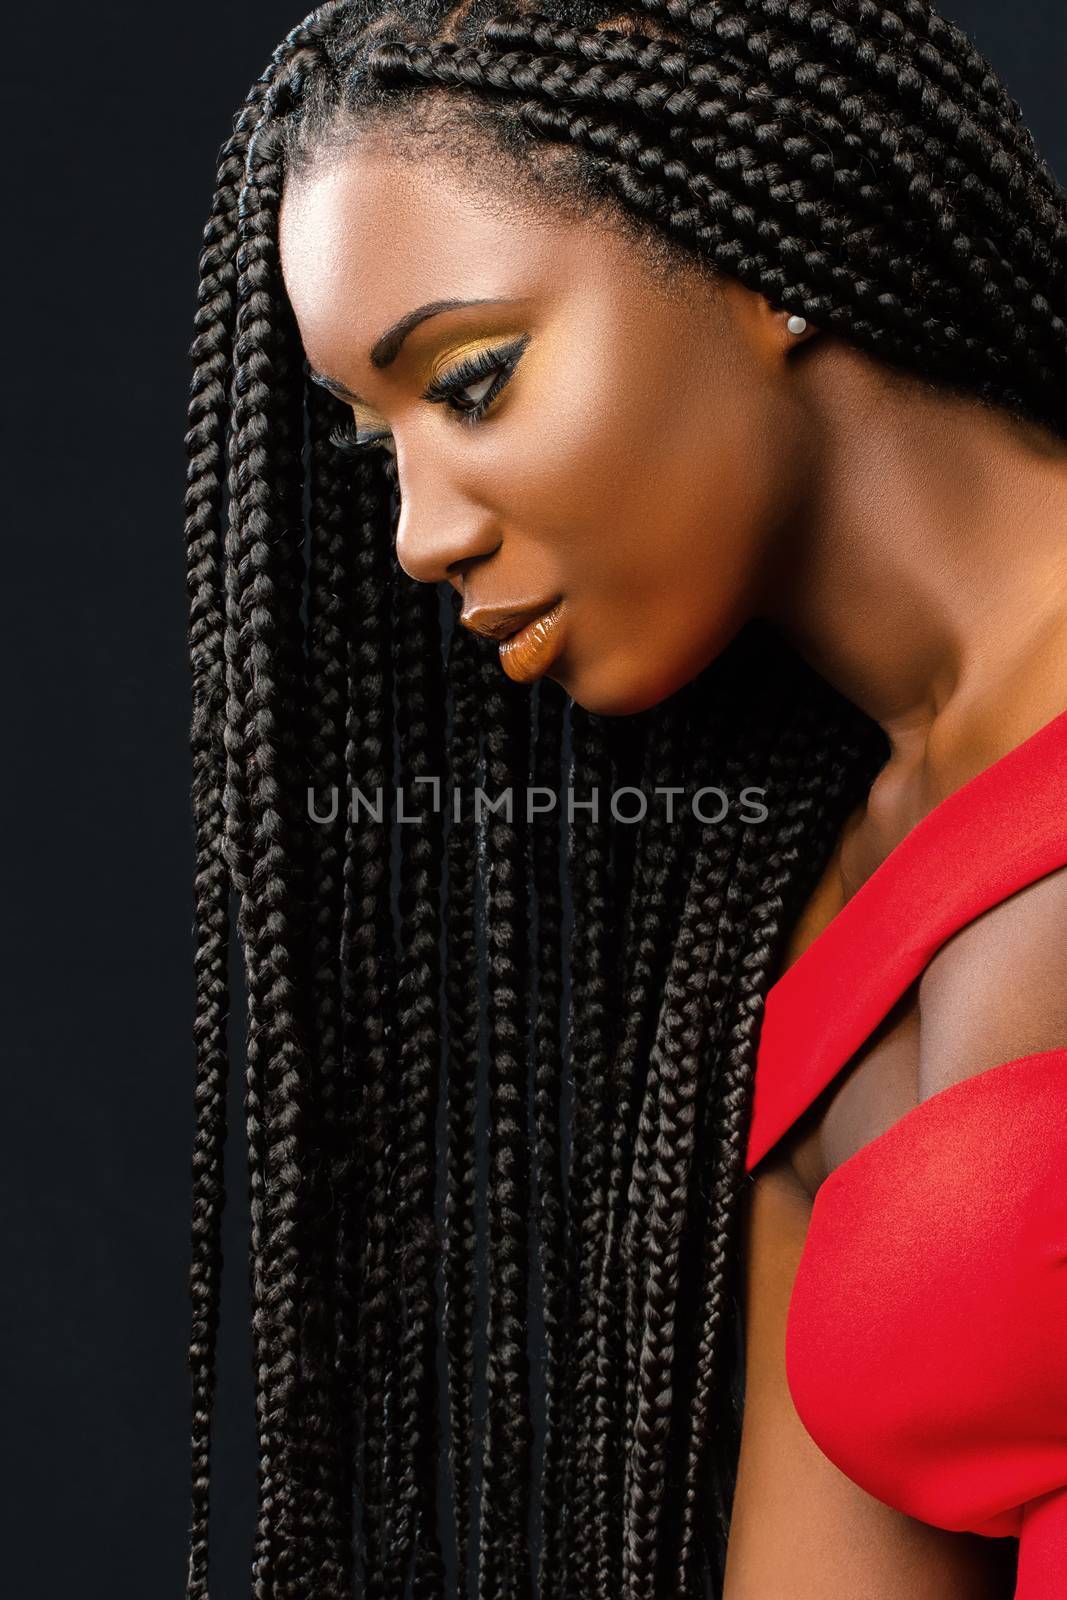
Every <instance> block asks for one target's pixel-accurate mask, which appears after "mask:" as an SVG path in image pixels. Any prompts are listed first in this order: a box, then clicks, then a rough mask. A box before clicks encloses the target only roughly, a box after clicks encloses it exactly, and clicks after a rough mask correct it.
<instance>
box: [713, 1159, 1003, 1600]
mask: <svg viewBox="0 0 1067 1600" xmlns="http://www.w3.org/2000/svg"><path fill="white" fill-rule="evenodd" d="M810 1208H811V1201H810V1197H809V1196H808V1195H807V1193H806V1192H805V1191H804V1190H803V1188H802V1187H801V1185H800V1183H799V1181H798V1180H797V1179H796V1178H795V1177H794V1176H793V1175H792V1173H791V1171H790V1170H789V1169H787V1168H782V1167H779V1168H767V1169H765V1170H764V1171H762V1172H757V1174H756V1176H755V1177H754V1178H753V1179H752V1180H751V1181H750V1183H749V1184H748V1185H747V1200H746V1217H745V1229H744V1243H743V1249H744V1278H745V1404H744V1422H743V1427H742V1434H741V1454H740V1459H739V1462H738V1473H737V1490H736V1494H735V1498H734V1506H733V1514H732V1521H731V1526H730V1540H729V1547H728V1551H727V1563H726V1579H725V1588H724V1600H856V1597H857V1596H859V1595H862V1596H863V1597H864V1600H1001V1597H1002V1596H1003V1595H1004V1593H1005V1590H1004V1588H1003V1580H1000V1581H999V1582H998V1580H997V1578H996V1576H995V1575H994V1573H993V1571H992V1568H991V1565H990V1559H989V1546H988V1541H986V1540H982V1539H980V1538H978V1537H977V1536H972V1535H961V1534H949V1533H945V1532H944V1531H942V1530H940V1529H936V1528H932V1527H929V1526H928V1525H927V1524H925V1523H921V1522H917V1521H915V1520H914V1519H913V1518H911V1517H906V1516H904V1515H903V1514H901V1513H900V1512H898V1511H894V1510H893V1509H892V1508H891V1507H889V1506H887V1505H885V1504H883V1502H882V1501H880V1500H876V1499H875V1498H874V1497H873V1496H871V1495H869V1494H867V1493H866V1492H865V1491H864V1490H862V1489H860V1488H859V1486H858V1485H857V1484H854V1483H853V1482H852V1480H851V1479H850V1478H848V1477H846V1476H845V1475H844V1473H842V1472H841V1471H840V1470H839V1469H838V1468H837V1467H836V1466H834V1464H833V1462H831V1461H830V1460H829V1458H828V1457H827V1456H825V1455H824V1454H823V1453H822V1451H821V1450H820V1449H819V1447H818V1445H816V1444H815V1442H814V1440H813V1439H812V1438H811V1436H810V1435H809V1434H808V1432H807V1431H806V1429H805V1428H804V1425H803V1423H802V1422H801V1421H800V1418H799V1417H798V1415H797V1413H796V1410H795V1408H794V1406H793V1402H792V1399H791V1397H790V1393H789V1388H788V1385H787V1383H786V1374H785V1327H786V1316H787V1313H788V1309H789V1296H790V1293H791V1290H792V1286H793V1279H794V1277H795V1274H796V1269H797V1264H798V1262H799V1260H800V1254H801V1251H802V1249H803V1245H804V1238H805V1235H806V1232H807V1227H808V1219H809V1215H810Z"/></svg>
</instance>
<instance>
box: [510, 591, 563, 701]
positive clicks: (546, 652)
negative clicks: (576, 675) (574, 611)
mask: <svg viewBox="0 0 1067 1600" xmlns="http://www.w3.org/2000/svg"><path fill="white" fill-rule="evenodd" d="M563 612H564V605H563V601H562V600H557V602H556V604H555V605H554V606H553V607H552V608H551V610H549V611H545V612H543V613H542V615H541V616H539V617H535V618H534V620H533V622H528V623H527V624H526V626H525V627H524V628H520V629H519V631H518V633H513V634H512V635H511V637H510V638H509V639H502V640H501V642H500V665H501V666H502V667H503V669H504V671H505V672H506V673H507V675H508V677H509V678H513V679H514V680H515V682H516V683H532V682H533V681H534V679H535V678H541V677H543V676H544V674H545V673H546V672H547V671H548V669H549V667H550V666H551V665H552V663H553V661H555V659H556V657H557V656H558V655H559V653H560V651H561V650H562V648H563Z"/></svg>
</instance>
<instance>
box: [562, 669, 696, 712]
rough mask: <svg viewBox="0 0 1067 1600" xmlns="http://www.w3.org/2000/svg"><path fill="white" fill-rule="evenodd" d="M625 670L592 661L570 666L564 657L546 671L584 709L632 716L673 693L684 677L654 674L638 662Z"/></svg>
mask: <svg viewBox="0 0 1067 1600" xmlns="http://www.w3.org/2000/svg"><path fill="white" fill-rule="evenodd" d="M630 668H631V670H630V671H629V672H626V671H624V670H623V665H622V664H621V663H620V664H618V665H616V666H614V667H613V668H612V669H611V670H608V668H607V664H606V663H605V664H600V663H597V664H593V665H590V666H588V667H586V668H585V669H584V670H580V669H576V668H569V666H568V663H567V662H566V660H565V659H561V660H560V661H558V662H557V663H556V665H555V667H553V668H552V669H551V671H550V672H549V674H548V676H549V677H550V678H553V679H554V680H555V681H556V682H557V683H558V684H559V686H560V688H562V689H564V690H566V692H567V694H569V695H570V697H571V699H572V700H573V701H574V703H575V704H576V705H579V706H581V707H582V709H583V711H589V712H592V713H593V714H594V715H596V716H598V717H634V716H637V714H638V713H639V712H641V711H648V710H650V709H651V707H652V706H656V705H659V703H660V701H661V700H666V699H667V698H668V696H670V695H672V694H674V693H675V691H676V690H677V689H680V688H681V687H682V683H684V682H685V681H686V680H685V679H684V678H682V679H681V680H679V679H678V678H670V677H667V676H665V675H662V674H661V675H659V676H657V675H655V674H654V673H651V672H649V671H648V670H647V667H646V668H645V669H644V670H642V668H641V665H640V664H639V663H630Z"/></svg>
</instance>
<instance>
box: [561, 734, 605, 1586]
mask: <svg viewBox="0 0 1067 1600" xmlns="http://www.w3.org/2000/svg"><path fill="white" fill-rule="evenodd" d="M571 726H572V730H573V732H572V737H573V741H574V749H575V754H574V759H573V762H572V770H571V775H570V785H569V786H570V788H571V789H572V790H573V792H574V800H575V815H574V820H573V821H572V822H571V823H570V825H569V827H568V831H567V840H568V848H569V852H570V879H571V886H572V895H573V900H574V928H573V932H572V936H571V973H572V976H571V1005H570V1041H569V1054H570V1061H571V1070H572V1074H573V1084H574V1088H573V1112H572V1135H571V1161H570V1173H569V1202H568V1218H569V1220H570V1223H571V1226H570V1228H569V1230H568V1236H567V1252H568V1264H567V1273H568V1279H569V1284H570V1290H571V1295H570V1303H569V1306H568V1311H567V1322H568V1326H569V1327H570V1328H571V1329H572V1330H573V1334H572V1341H571V1348H570V1349H569V1350H568V1364H569V1367H570V1370H571V1373H572V1384H571V1386H570V1392H569V1394H568V1421H567V1426H568V1438H569V1445H568V1452H567V1471H566V1473H565V1476H564V1485H563V1490H564V1495H565V1497H566V1501H567V1505H568V1509H569V1514H570V1515H571V1516H572V1517H573V1518H574V1519H575V1521H576V1522H578V1523H585V1524H586V1525H587V1526H588V1525H589V1522H590V1519H591V1508H590V1505H589V1496H590V1492H591V1489H592V1474H591V1470H590V1467H591V1463H590V1461H589V1436H590V1429H591V1417H590V1407H591V1403H592V1398H593V1367H594V1354H595V1351H594V1345H595V1331H596V1291H597V1284H598V1281H599V1276H600V1274H599V1248H600V1245H601V1242H602V1239H603V1233H604V1223H605V1218H604V1208H605V1203H606V1198H607V1195H606V1183H607V1177H608V1171H607V1169H608V1162H609V1129H608V1125H607V1121H606V1118H607V1115H608V1106H607V1102H606V1095H607V1079H608V1068H609V1061H610V1052H611V1038H612V1027H613V1023H614V1020H615V1019H616V1017H617V1005H616V1004H615V1003H614V997H613V993H612V989H613V985H612V983H611V981H610V971H611V969H612V966H613V963H612V959H611V951H610V921H609V916H608V906H609V893H610V870H611V837H612V831H611V828H610V826H609V819H608V817H607V816H606V815H605V814H604V813H605V812H606V810H607V806H608V798H609V794H610V776H611V769H610V757H609V750H608V745H607V740H606V737H605V730H604V728H603V727H602V725H601V723H600V720H599V719H595V718H593V717H591V716H590V715H589V713H587V712H585V711H583V710H582V709H581V707H577V708H576V709H575V711H574V712H573V714H572V720H571ZM594 799H595V801H596V804H597V808H598V809H597V812H595V813H593V812H588V811H586V810H585V809H584V808H585V807H586V806H587V804H588V803H589V802H590V801H591V800H594ZM579 808H582V809H579ZM590 1556H591V1543H590V1542H588V1541H587V1542H585V1543H581V1544H576V1545H575V1546H574V1547H573V1562H572V1566H571V1567H570V1568H569V1569H568V1572H567V1581H568V1584H569V1586H570V1587H571V1588H572V1589H574V1590H577V1592H578V1593H581V1594H586V1593H588V1591H589V1584H590V1576H589V1560H590Z"/></svg>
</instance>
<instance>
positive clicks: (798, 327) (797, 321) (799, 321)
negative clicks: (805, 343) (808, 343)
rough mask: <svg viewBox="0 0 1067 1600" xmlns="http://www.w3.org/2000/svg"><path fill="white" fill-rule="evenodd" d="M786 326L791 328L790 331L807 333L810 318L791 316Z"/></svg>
mask: <svg viewBox="0 0 1067 1600" xmlns="http://www.w3.org/2000/svg"><path fill="white" fill-rule="evenodd" d="M786 327H787V328H788V329H789V332H790V333H795V334H801V333H806V332H807V328H808V319H807V317H790V319H789V321H788V322H787V323H786Z"/></svg>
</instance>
